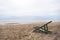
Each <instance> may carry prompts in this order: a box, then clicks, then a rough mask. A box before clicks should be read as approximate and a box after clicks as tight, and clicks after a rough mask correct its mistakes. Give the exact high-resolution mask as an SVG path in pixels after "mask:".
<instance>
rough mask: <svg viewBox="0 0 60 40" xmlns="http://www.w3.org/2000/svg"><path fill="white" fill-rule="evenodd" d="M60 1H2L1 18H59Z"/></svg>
mask: <svg viewBox="0 0 60 40" xmlns="http://www.w3.org/2000/svg"><path fill="white" fill-rule="evenodd" d="M59 13H60V0H0V16H59Z"/></svg>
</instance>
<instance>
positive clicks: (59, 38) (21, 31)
mask: <svg viewBox="0 0 60 40" xmlns="http://www.w3.org/2000/svg"><path fill="white" fill-rule="evenodd" d="M43 24H45V22H39V23H32V24H16V25H15V24H4V25H0V40H60V22H52V23H50V24H49V25H48V29H49V31H51V33H48V34H45V33H37V32H33V30H34V28H33V27H35V26H42V25H43Z"/></svg>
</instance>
